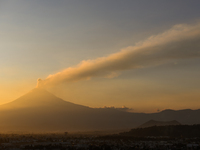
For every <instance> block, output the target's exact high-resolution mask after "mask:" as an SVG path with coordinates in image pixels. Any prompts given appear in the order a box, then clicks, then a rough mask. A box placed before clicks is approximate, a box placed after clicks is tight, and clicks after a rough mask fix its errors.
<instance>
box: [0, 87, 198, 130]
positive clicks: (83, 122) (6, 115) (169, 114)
mask: <svg viewBox="0 0 200 150" xmlns="http://www.w3.org/2000/svg"><path fill="white" fill-rule="evenodd" d="M199 116H200V110H190V109H187V110H177V111H175V110H164V111H162V112H159V113H151V114H146V113H131V112H126V111H120V110H117V109H107V108H90V107H87V106H83V105H78V104H74V103H71V102H67V101H65V100H62V99H60V98H58V97H56V96H55V95H53V94H51V93H49V92H47V91H46V90H44V89H41V88H35V89H33V90H32V91H30V92H29V93H27V94H25V95H23V96H22V97H20V98H18V99H16V100H14V101H12V102H10V103H7V104H4V105H0V132H4V131H25V132H26V131H28V132H63V131H94V130H95V131H102V130H115V131H116V130H122V129H126V130H127V129H131V128H135V127H138V126H139V125H141V124H142V123H144V122H147V121H148V120H150V119H153V120H160V121H165V122H166V121H170V120H177V121H178V122H180V123H181V124H200V118H199Z"/></svg>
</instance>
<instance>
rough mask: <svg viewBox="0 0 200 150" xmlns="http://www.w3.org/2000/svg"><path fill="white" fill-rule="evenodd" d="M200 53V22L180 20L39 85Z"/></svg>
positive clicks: (106, 74)
mask: <svg viewBox="0 0 200 150" xmlns="http://www.w3.org/2000/svg"><path fill="white" fill-rule="evenodd" d="M199 57H200V23H197V24H194V25H186V24H180V25H175V26H173V27H172V28H171V29H169V30H167V31H165V32H163V33H161V34H158V35H153V36H151V37H149V38H148V39H146V40H145V41H142V42H139V43H137V44H135V46H130V47H127V48H124V49H122V50H121V51H119V52H117V53H113V54H111V55H109V56H107V57H100V58H97V59H93V60H84V61H82V62H81V63H79V64H78V65H77V66H75V67H69V68H66V69H64V70H62V71H60V72H58V73H56V74H53V75H49V76H48V77H47V78H46V79H44V80H41V79H39V80H38V85H37V86H38V87H48V86H55V85H58V84H60V83H66V82H73V81H79V80H89V79H91V78H95V77H103V78H113V77H116V76H118V75H119V73H120V72H121V71H124V70H130V69H135V68H140V67H148V66H152V65H160V64H163V63H166V62H169V61H174V60H179V59H191V58H199Z"/></svg>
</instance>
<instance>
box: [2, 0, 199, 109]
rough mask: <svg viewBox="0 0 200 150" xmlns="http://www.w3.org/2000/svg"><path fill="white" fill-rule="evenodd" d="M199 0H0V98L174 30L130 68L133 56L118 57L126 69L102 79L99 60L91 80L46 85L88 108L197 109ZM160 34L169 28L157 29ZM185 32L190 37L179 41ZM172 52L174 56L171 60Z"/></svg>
mask: <svg viewBox="0 0 200 150" xmlns="http://www.w3.org/2000/svg"><path fill="white" fill-rule="evenodd" d="M199 6H200V1H188V0H176V1H173V0H159V1H158V0H151V1H146V0H138V1H133V0H101V1H97V0H65V1H64V0H57V1H55V0H43V1H40V0H34V1H22V0H17V1H16V0H0V103H6V102H9V101H11V100H15V99H16V98H18V97H19V96H21V95H23V94H25V93H27V92H28V91H30V90H31V89H33V88H34V87H35V86H36V84H37V79H38V78H41V79H43V80H44V79H46V78H47V77H48V76H49V75H50V74H52V75H53V74H57V73H58V72H62V70H65V69H67V68H69V67H71V68H74V67H75V68H76V67H77V64H80V62H82V61H84V60H85V61H86V62H88V61H87V60H94V61H95V63H96V62H97V61H96V60H99V59H98V58H102V57H103V58H106V59H107V58H110V56H111V55H112V54H116V53H120V50H121V49H125V50H127V49H129V48H130V46H131V51H132V50H133V51H134V48H135V47H134V46H136V45H138V44H137V43H138V42H139V43H145V41H146V43H148V41H151V40H149V37H152V36H154V37H153V39H154V41H153V42H152V43H155V41H156V40H157V41H159V40H160V39H159V38H161V39H166V37H167V36H168V32H169V37H172V38H170V42H168V44H166V43H165V42H164V44H163V45H162V44H161V46H158V49H159V53H157V52H154V51H153V54H154V55H153V57H150V58H149V57H147V58H146V57H145V58H146V59H145V58H144V57H140V52H141V51H139V53H138V54H137V55H135V54H134V57H136V59H137V60H138V61H137V62H136V64H137V65H140V66H141V65H142V66H141V67H135V68H134V67H133V66H131V67H126V66H127V64H128V63H129V61H128V62H127V61H125V62H124V61H123V62H122V61H119V62H117V63H118V65H117V66H123V67H119V68H120V69H121V70H120V69H119V68H117V69H113V70H112V71H114V73H115V71H116V70H117V71H119V70H120V72H119V74H118V72H117V75H116V76H115V77H114V76H112V78H104V76H105V75H107V71H108V68H106V69H105V67H104V68H103V69H102V67H100V69H99V68H98V67H96V65H94V68H97V69H96V71H97V72H98V71H99V72H100V71H101V70H103V71H104V72H103V75H102V74H101V73H102V72H100V73H99V72H98V73H99V74H100V75H99V74H98V75H96V72H94V73H95V77H94V76H92V78H91V79H90V80H78V81H75V82H63V83H62V84H56V85H54V86H51V87H48V90H49V91H51V92H52V93H54V94H55V95H57V96H59V97H61V98H63V99H64V100H67V101H70V102H73V103H78V104H82V105H87V106H90V107H103V106H115V107H121V106H123V105H125V106H126V107H131V108H133V109H134V111H136V112H155V111H156V110H157V109H159V110H163V109H167V108H170V109H184V108H191V109H198V108H200V103H199V99H200V92H199V91H200V79H199V77H200V58H199V49H200V44H199V43H200V40H199V36H196V35H194V34H195V33H197V32H198V31H199V29H200V28H199V22H200V15H199V14H200V9H199ZM180 24H181V25H180ZM174 26H175V27H174ZM177 26H178V29H177ZM180 26H181V27H180ZM188 26H189V27H188ZM174 28H175V29H176V30H180V31H181V32H180V33H178V35H177V36H176V35H175V36H173V35H172V34H171V33H172V32H171V30H172V31H174ZM185 28H186V29H185ZM193 28H195V29H193ZM185 30H186V31H185ZM182 31H183V33H182ZM192 32H194V34H191V35H192V36H189V35H190V33H192ZM163 33H167V35H164V36H156V35H163ZM182 34H183V37H187V38H186V42H185V41H184V39H183V40H182V41H178V42H177V41H176V40H177V39H178V40H179V38H181V37H182ZM173 37H177V39H176V38H174V39H173ZM191 37H192V38H191ZM174 41H175V42H174ZM161 43H162V41H161ZM174 43H175V44H174ZM159 44H160V43H159ZM184 44H185V45H184ZM156 46H157V45H156ZM181 46H182V47H181ZM127 47H129V48H127ZM171 47H173V48H171ZM150 48H151V47H150ZM168 49H170V50H171V51H169V53H170V55H169V53H166V51H167V50H168ZM145 50H146V49H145ZM147 50H148V49H147ZM161 50H162V51H161ZM163 50H165V51H164V52H163ZM131 54H132V53H131ZM173 54H175V55H176V58H174V59H171V57H172V56H173ZM131 56H132V55H131ZM186 56H188V57H186ZM189 56H191V57H189ZM195 56H196V57H195ZM120 58H121V57H120ZM123 58H124V60H128V59H130V60H133V59H132V58H133V57H130V58H127V57H123ZM140 58H141V59H140ZM183 58H184V59H183ZM150 59H151V60H159V63H158V62H156V64H155V63H154V61H153V63H152V61H148V60H150ZM143 60H145V61H143ZM163 60H167V61H163ZM98 62H99V61H98ZM141 62H142V63H141ZM143 62H145V64H144V63H143ZM160 62H162V63H160ZM95 63H94V64H95ZM103 63H104V62H103ZM131 63H132V61H131V62H130V64H131ZM134 63H135V62H134ZM105 64H109V63H108V62H107V61H105ZM89 65H90V64H89ZM100 66H101V65H100ZM111 66H113V65H112V64H111ZM112 68H113V67H112ZM114 68H116V66H115V67H114ZM105 71H106V73H105ZM89 77H90V76H89ZM93 77H94V78H93ZM86 78H87V76H86ZM56 81H57V80H56Z"/></svg>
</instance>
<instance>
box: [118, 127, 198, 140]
mask: <svg viewBox="0 0 200 150" xmlns="http://www.w3.org/2000/svg"><path fill="white" fill-rule="evenodd" d="M120 135H122V136H136V137H144V136H169V137H200V125H199V124H198V125H175V126H173V125H170V126H153V127H148V128H137V129H132V130H131V131H129V132H124V133H121V134H120Z"/></svg>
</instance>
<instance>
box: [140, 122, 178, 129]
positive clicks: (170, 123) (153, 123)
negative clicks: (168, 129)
mask: <svg viewBox="0 0 200 150" xmlns="http://www.w3.org/2000/svg"><path fill="white" fill-rule="evenodd" d="M169 125H181V124H180V123H179V122H178V121H176V120H173V121H155V120H149V121H148V122H146V123H144V124H142V125H140V126H139V127H138V128H147V127H152V126H169Z"/></svg>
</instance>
